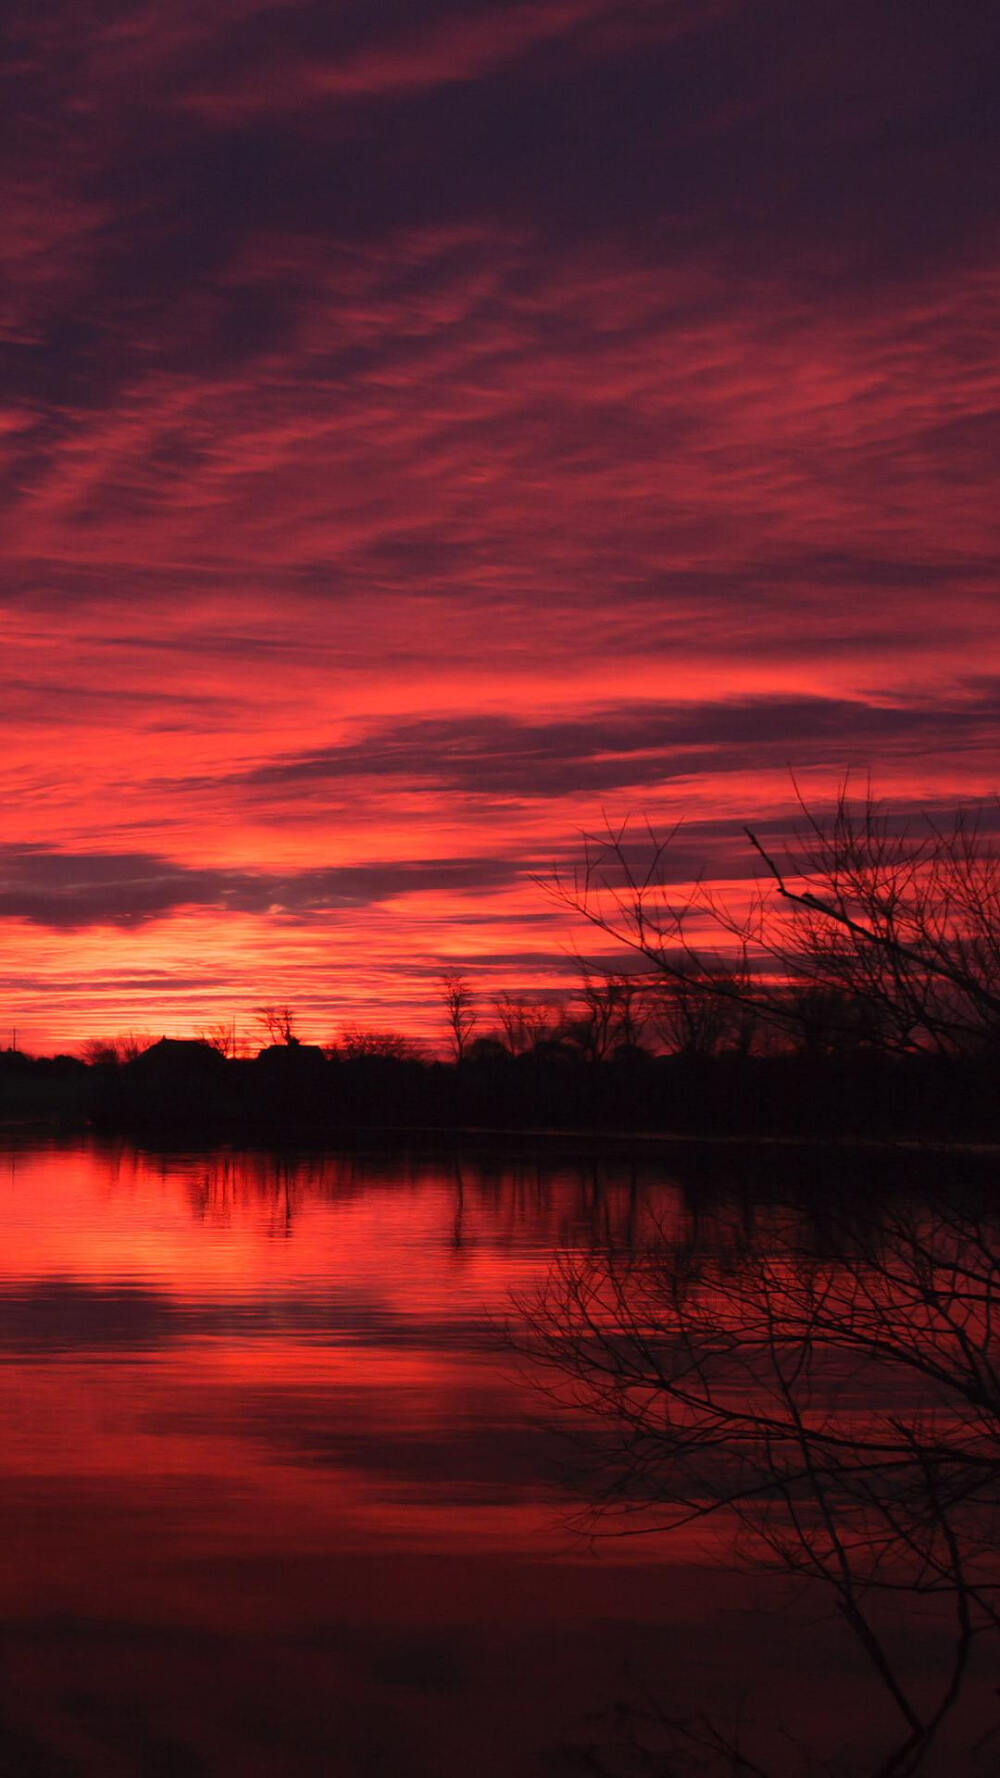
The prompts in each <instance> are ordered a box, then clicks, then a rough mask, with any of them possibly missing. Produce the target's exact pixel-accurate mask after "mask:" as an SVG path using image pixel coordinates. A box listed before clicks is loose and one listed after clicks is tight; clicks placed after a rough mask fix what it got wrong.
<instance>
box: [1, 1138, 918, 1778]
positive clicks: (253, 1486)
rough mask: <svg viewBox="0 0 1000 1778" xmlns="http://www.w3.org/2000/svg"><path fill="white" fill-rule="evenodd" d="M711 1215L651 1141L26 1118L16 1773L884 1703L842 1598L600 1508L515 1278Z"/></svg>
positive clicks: (317, 1760) (18, 1248) (449, 1748)
mask: <svg viewBox="0 0 1000 1778" xmlns="http://www.w3.org/2000/svg"><path fill="white" fill-rule="evenodd" d="M690 1214H691V1206H690V1195H689V1192H688V1190H686V1189H685V1188H683V1187H682V1185H681V1184H680V1183H679V1182H678V1181H677V1180H676V1179H674V1178H672V1177H671V1176H670V1174H669V1172H668V1170H667V1169H666V1167H665V1166H664V1164H663V1163H662V1162H661V1161H657V1160H653V1159H649V1160H644V1161H643V1162H642V1163H641V1165H639V1166H638V1167H636V1166H634V1165H631V1164H629V1163H628V1162H625V1161H622V1162H616V1161H614V1160H608V1161H606V1162H603V1163H601V1165H600V1166H595V1165H594V1164H593V1163H590V1164H586V1165H581V1164H577V1163H576V1162H573V1161H570V1160H561V1159H558V1158H550V1159H548V1160H545V1161H539V1160H538V1159H537V1158H532V1157H525V1158H521V1159H518V1158H513V1159H504V1160H502V1161H501V1160H499V1159H497V1158H496V1157H489V1156H485V1157H484V1156H479V1157H478V1158H467V1157H465V1158H459V1157H457V1156H449V1157H446V1158H443V1159H442V1158H438V1159H435V1160H429V1159H422V1158H419V1157H408V1156H405V1155H398V1154H397V1155H395V1156H379V1155H377V1154H370V1155H362V1154H355V1155H349V1156H324V1157H316V1156H303V1157H298V1158H295V1157H286V1158H277V1157H274V1156H269V1155H264V1154H242V1155H241V1154H234V1153H221V1154H220V1153H212V1154H208V1153H203V1154H198V1153H192V1154H177V1155H171V1156H169V1157H165V1156H158V1155H153V1154H143V1153H140V1152H137V1151H136V1150H134V1149H132V1148H130V1147H128V1146H124V1145H116V1144H102V1143H97V1142H84V1141H74V1142H71V1143H59V1142H52V1143H46V1144H40V1145H33V1144H32V1143H30V1142H29V1143H25V1142H23V1141H16V1140H13V1139H12V1140H11V1141H10V1142H8V1144H7V1146H6V1147H5V1149H4V1153H3V1158H2V1172H0V1223H2V1227H0V1364H2V1391H0V1530H2V1535H3V1538H4V1546H5V1562H4V1564H3V1566H2V1570H0V1647H2V1655H3V1660H2V1663H0V1753H2V1754H3V1757H4V1760H5V1761H6V1762H7V1766H8V1768H9V1769H11V1770H13V1771H16V1772H17V1773H19V1774H20V1773H22V1772H23V1773H24V1774H32V1773H35V1774H46V1775H52V1778H55V1775H56V1774H61V1773H66V1772H70V1773H79V1774H88V1775H89V1774H91V1773H93V1774H95V1775H96V1774H100V1775H101V1778H105V1775H112V1778H113V1775H116V1774H121V1775H122V1778H131V1775H133V1774H134V1775H136V1778H138V1775H139V1774H141V1775H142V1778H146V1775H147V1774H169V1773H177V1774H181V1773H183V1774H185V1778H187V1775H188V1774H196V1775H197V1774H200V1773H205V1774H217V1775H218V1778H225V1775H227V1774H229V1773H234V1772H238V1773H240V1774H241V1778H243V1774H246V1775H247V1778H253V1775H257V1774H260V1775H261V1778H283V1775H285V1774H287V1773H289V1772H295V1773H296V1774H298V1773H302V1774H313V1773H315V1774H317V1775H319V1774H324V1775H325V1778H331V1775H333V1778H338V1775H340V1774H343V1775H344V1778H361V1775H362V1774H373V1773H382V1772H386V1773H388V1772H390V1771H391V1772H393V1773H394V1774H395V1773H401V1774H403V1775H404V1778H452V1775H453V1774H454V1775H455V1778H457V1775H458V1774H462V1775H463V1778H465V1775H466V1774H468V1773H470V1772H472V1771H475V1772H477V1773H482V1774H484V1775H485V1778H494V1775H495V1778H501V1774H502V1775H503V1778H518V1775H519V1774H521V1773H523V1774H525V1775H526V1778H530V1775H534V1774H539V1775H541V1774H546V1773H549V1772H552V1773H564V1774H565V1773H567V1772H571V1771H573V1770H574V1769H579V1768H578V1767H574V1765H573V1763H572V1762H573V1760H574V1759H577V1757H578V1755H579V1750H580V1749H581V1748H583V1749H585V1748H586V1747H588V1746H590V1744H591V1743H592V1742H600V1740H601V1736H602V1735H603V1734H604V1732H605V1727H606V1723H607V1721H608V1720H609V1717H610V1715H611V1713H612V1711H613V1704H614V1700H615V1699H616V1698H617V1697H619V1696H621V1695H623V1693H628V1692H629V1690H630V1688H631V1690H632V1691H635V1690H636V1688H641V1686H642V1685H644V1684H648V1683H653V1684H655V1685H657V1686H658V1687H662V1686H663V1685H666V1686H667V1688H668V1691H669V1692H671V1695H673V1696H674V1697H675V1698H676V1699H678V1700H679V1701H680V1702H681V1703H682V1705H683V1707H684V1708H685V1709H688V1708H693V1707H696V1708H700V1707H704V1708H705V1709H706V1710H707V1709H709V1708H711V1709H714V1710H717V1709H718V1708H719V1704H720V1700H722V1701H723V1704H724V1708H725V1710H726V1711H727V1712H728V1711H738V1710H740V1709H742V1708H743V1707H744V1704H745V1702H746V1699H747V1698H748V1697H749V1698H750V1699H751V1701H752V1704H753V1708H754V1710H755V1711H760V1710H762V1709H763V1710H765V1711H767V1710H768V1709H771V1710H772V1713H773V1714H774V1715H775V1716H777V1712H778V1709H779V1708H783V1707H784V1704H785V1703H786V1702H787V1698H788V1696H789V1688H790V1687H791V1690H792V1691H793V1692H794V1696H795V1698H796V1700H797V1703H796V1708H797V1709H799V1710H800V1711H805V1712H806V1713H807V1715H808V1716H809V1719H810V1722H811V1723H812V1724H813V1726H814V1727H815V1725H816V1723H817V1722H818V1723H819V1724H820V1725H821V1727H822V1724H823V1723H824V1722H825V1721H826V1722H828V1732H829V1734H835V1735H837V1736H840V1737H842V1736H843V1734H844V1733H845V1732H848V1731H845V1729H844V1727H843V1722H844V1708H845V1700H850V1699H851V1698H852V1697H853V1696H854V1691H855V1688H856V1690H857V1695H858V1696H859V1697H861V1698H863V1699H864V1707H865V1709H866V1710H867V1711H868V1712H869V1714H868V1716H865V1717H862V1716H861V1715H858V1717H857V1724H856V1728H857V1733H858V1734H860V1733H861V1732H862V1727H861V1725H862V1723H863V1725H864V1732H865V1733H868V1732H869V1730H870V1729H871V1728H872V1726H873V1725H874V1727H876V1728H877V1726H878V1721H879V1710H880V1709H881V1704H880V1702H879V1700H878V1699H876V1700H875V1701H874V1703H872V1700H871V1698H870V1697H869V1696H868V1692H867V1690H866V1680H865V1675H864V1673H863V1671H861V1670H860V1668H859V1665H858V1663H857V1660H856V1657H855V1654H854V1652H853V1651H852V1650H851V1649H850V1647H845V1645H844V1643H843V1641H842V1640H841V1638H840V1637H839V1634H838V1631H837V1626H836V1625H835V1624H833V1623H832V1622H830V1621H828V1619H827V1618H821V1616H817V1617H816V1618H815V1619H814V1620H813V1621H812V1623H811V1629H810V1635H809V1637H808V1638H807V1639H806V1640H805V1641H803V1639H802V1637H801V1635H800V1634H799V1633H798V1632H797V1630H796V1621H795V1620H794V1619H793V1618H792V1617H789V1616H788V1615H787V1614H783V1613H782V1612H781V1611H779V1610H776V1609H774V1607H775V1606H776V1605H777V1604H779V1603H781V1599H782V1595H781V1594H780V1591H776V1590H775V1586H776V1583H775V1582H773V1581H771V1580H767V1579H763V1578H759V1577H758V1578H754V1577H751V1576H749V1575H747V1574H743V1575H741V1576H735V1575H734V1573H733V1571H732V1568H731V1564H730V1560H729V1552H728V1550H727V1548H726V1547H725V1539H724V1538H723V1537H722V1535H721V1533H717V1532H714V1531H713V1532H709V1531H706V1530H704V1529H701V1530H699V1531H697V1532H693V1533H691V1534H690V1535H685V1536H684V1537H681V1538H676V1537H674V1538H671V1539H669V1540H667V1539H663V1538H647V1537H643V1538H624V1539H612V1540H609V1541H606V1542H602V1543H601V1544H599V1546H598V1547H596V1548H594V1547H592V1546H591V1545H590V1544H589V1543H588V1542H586V1541H585V1540H583V1539H582V1538H581V1537H580V1535H579V1534H578V1532H575V1531H574V1530H573V1529H572V1527H571V1525H570V1522H569V1519H570V1514H571V1512H572V1511H573V1509H575V1507H576V1506H577V1504H578V1500H577V1496H576V1493H575V1490H574V1468H573V1465H574V1462H575V1461H576V1459H575V1457H574V1454H573V1451H572V1449H571V1448H570V1447H568V1446H567V1443H566V1440H565V1438H564V1436H563V1434H562V1433H561V1432H560V1430H559V1429H558V1427H557V1426H556V1424H555V1423H554V1419H553V1416H552V1414H551V1413H550V1412H548V1409H547V1404H546V1402H545V1401H544V1399H543V1398H542V1397H541V1396H540V1395H539V1392H538V1389H537V1379H535V1378H533V1375H532V1372H531V1368H530V1365H529V1363H528V1362H527V1361H526V1360H525V1359H524V1358H523V1357H522V1356H519V1355H517V1354H516V1353H514V1352H513V1351H512V1350H511V1346H510V1343H509V1340H508V1339H507V1337H506V1333H505V1329H506V1328H508V1327H509V1322H510V1318H511V1316H512V1315H514V1314H515V1313H516V1311H515V1310H514V1308H513V1307H512V1293H513V1296H514V1297H522V1298H523V1297H527V1296H530V1295H531V1293H532V1292H533V1291H535V1290H536V1289H537V1287H538V1286H539V1285H540V1284H541V1283H542V1281H543V1280H544V1278H545V1277H546V1275H547V1274H548V1272H549V1269H550V1266H551V1263H552V1258H553V1255H554V1253H555V1252H556V1251H557V1250H563V1251H565V1250H567V1249H568V1250H570V1251H572V1250H573V1248H574V1246H579V1247H581V1248H585V1247H587V1246H588V1245H589V1243H590V1242H591V1241H592V1240H593V1238H594V1236H595V1234H598V1235H600V1234H604V1235H607V1234H608V1233H611V1234H612V1235H614V1236H615V1238H616V1239H622V1240H627V1239H628V1237H629V1232H630V1229H631V1228H632V1227H633V1226H634V1223H635V1219H636V1217H637V1216H640V1217H642V1218H643V1219H645V1221H646V1225H647V1226H648V1223H649V1218H650V1217H653V1218H655V1219H657V1220H658V1222H659V1223H660V1224H661V1226H662V1228H663V1230H664V1231H665V1233H666V1234H667V1236H668V1237H670V1236H671V1234H672V1233H676V1234H677V1235H678V1236H680V1235H681V1234H682V1233H683V1232H684V1230H685V1228H686V1227H687V1226H688V1219H689V1217H690ZM768 1214H771V1213H770V1212H768V1211H767V1210H766V1209H765V1211H764V1212H763V1215H764V1218H765V1222H766V1217H767V1215H768ZM724 1224H725V1216H724V1215H723V1216H721V1220H720V1228H721V1227H724ZM927 1635H928V1637H929V1638H930V1640H929V1641H927V1642H926V1644H925V1645H924V1644H922V1645H921V1646H922V1648H923V1655H922V1656H921V1658H927V1659H931V1658H933V1649H934V1641H933V1636H934V1632H933V1626H932V1627H931V1629H930V1630H928V1632H927ZM831 1677H832V1678H833V1679H834V1680H835V1682H836V1683H835V1685H833V1686H832V1688H831V1683H830V1682H831ZM768 1699H771V1704H770V1705H769V1703H768ZM872 1712H873V1713H874V1714H872ZM851 1732H853V1731H851ZM574 1749H575V1750H577V1751H576V1752H573V1751H572V1750H574ZM776 1769H778V1770H782V1771H783V1770H784V1768H776Z"/></svg>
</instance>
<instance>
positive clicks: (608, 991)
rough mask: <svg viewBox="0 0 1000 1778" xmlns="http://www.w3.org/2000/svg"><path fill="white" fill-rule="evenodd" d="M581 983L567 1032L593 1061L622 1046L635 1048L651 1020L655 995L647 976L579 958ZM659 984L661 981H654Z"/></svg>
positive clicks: (566, 1028)
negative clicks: (597, 964)
mask: <svg viewBox="0 0 1000 1778" xmlns="http://www.w3.org/2000/svg"><path fill="white" fill-rule="evenodd" d="M576 961H577V968H578V970H579V973H580V986H579V988H578V990H577V1004H576V1006H575V1007H574V1008H572V1009H571V1011H570V1013H569V1016H568V1018H567V1020H566V1023H565V1026H564V1035H565V1036H566V1037H567V1038H568V1039H569V1040H570V1041H571V1042H572V1043H574V1044H575V1045H576V1047H577V1048H578V1049H579V1051H580V1053H581V1055H582V1056H583V1057H584V1058H585V1059H586V1060H587V1061H591V1062H601V1061H606V1060H607V1058H608V1057H609V1056H612V1055H614V1054H615V1052H616V1051H617V1050H619V1049H621V1048H623V1047H624V1048H629V1049H633V1048H635V1047H636V1046H637V1045H638V1044H639V1043H640V1042H641V1041H642V1037H643V1034H644V1032H645V1031H646V1030H647V1028H648V1027H649V1025H650V1023H651V1018H652V1013H653V996H652V995H651V993H650V982H649V980H648V979H647V978H646V977H639V976H638V975H635V974H629V973H628V972H625V973H623V972H622V971H620V970H614V969H599V968H597V967H596V966H595V965H594V964H592V963H588V962H587V961H586V960H585V959H584V958H582V957H578V958H577V960H576ZM653 985H654V986H655V987H657V988H658V986H659V984H658V982H654V984H653Z"/></svg>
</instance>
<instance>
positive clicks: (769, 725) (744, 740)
mask: <svg viewBox="0 0 1000 1778" xmlns="http://www.w3.org/2000/svg"><path fill="white" fill-rule="evenodd" d="M998 721H1000V682H996V681H992V680H986V681H985V682H982V683H980V684H978V685H977V686H976V688H975V691H974V694H973V695H969V696H966V697H965V698H961V699H956V700H955V701H954V703H952V704H951V705H942V703H941V702H939V701H935V702H934V703H932V704H931V703H927V702H925V703H922V704H921V703H907V702H906V701H904V700H901V699H894V698H887V699H886V701H885V702H882V703H874V702H865V701H862V700H860V699H853V700H848V699H843V698H841V699H838V698H822V697H797V698H787V697H785V698H782V697H764V696H758V697H750V698H745V699H735V698H730V699H723V700H718V701H712V702H704V703H692V704H680V703H663V704H647V705H642V704H640V705H638V706H637V707H635V708H624V709H621V708H619V709H610V710H608V709H606V710H597V711H594V712H591V713H585V714H580V715H579V716H574V717H572V718H570V719H566V718H561V719H558V720H551V721H532V720H530V719H529V718H526V717H514V716H498V715H484V716H457V717H425V718H421V719H418V720H415V721H406V722H401V723H392V724H389V725H387V726H385V727H383V728H379V729H374V730H372V731H371V732H369V733H368V734H366V735H364V736H362V737H361V738H359V739H357V740H356V741H353V742H350V743H347V744H337V745H334V746H330V747H325V748H319V749H316V750H314V751H310V752H306V753H301V754H292V755H290V756H288V757H286V758H281V759H276V760H271V761H268V762H267V763H265V764H262V765H258V766H256V767H253V768H251V769H250V770H248V771H246V772H244V773H242V774H241V775H239V776H238V777H237V778H236V780H235V782H237V783H241V784H243V785H245V786H247V787H248V788H251V789H253V788H260V789H265V790H271V791H273V790H287V791H291V790H295V791H296V792H297V793H304V794H308V792H309V791H310V789H311V788H317V787H319V788H322V787H325V786H329V785H334V784H338V783H343V782H345V781H349V780H351V779H357V778H360V779H367V778H371V779H375V780H378V781H379V782H381V783H383V784H385V783H387V782H388V781H390V780H392V779H394V778H395V779H401V780H404V781H405V782H406V783H408V784H410V785H411V786H416V787H422V788H428V789H432V790H433V791H435V792H446V793H451V792H458V793H461V794H462V795H465V796H475V797H482V798H484V799H486V800H489V799H490V798H508V797H515V798H521V799H535V798H543V797H559V796H565V795H568V794H570V793H572V794H577V793H580V792H584V793H588V794H592V795H595V796H596V795H598V794H600V793H602V792H606V791H612V790H615V791H618V790H623V789H625V788H627V787H630V786H642V785H658V784H660V783H662V782H663V781H664V780H668V779H673V778H679V777H690V776H692V775H694V774H707V773H710V772H711V773H714V772H732V771H738V772H746V771H748V770H750V771H752V770H754V769H761V768H767V767H770V768H774V767H775V766H777V767H778V768H779V769H780V767H781V766H783V765H784V766H795V765H800V766H802V765H814V764H816V763H817V762H821V763H828V764H832V765H834V766H835V767H838V768H840V769H843V767H844V765H845V763H846V762H847V761H848V759H849V758H850V757H853V758H855V759H858V758H861V759H863V758H864V756H865V754H866V752H869V751H878V752H879V753H881V754H884V753H885V752H886V751H887V749H890V748H893V749H897V748H898V749H902V750H905V751H908V752H911V753H912V752H915V751H917V750H919V749H925V748H927V747H928V746H936V747H938V748H948V747H953V748H968V747H970V746H973V745H975V744H976V743H977V742H981V743H983V744H985V745H987V746H993V745H995V742H996V734H997V725H998Z"/></svg>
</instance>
